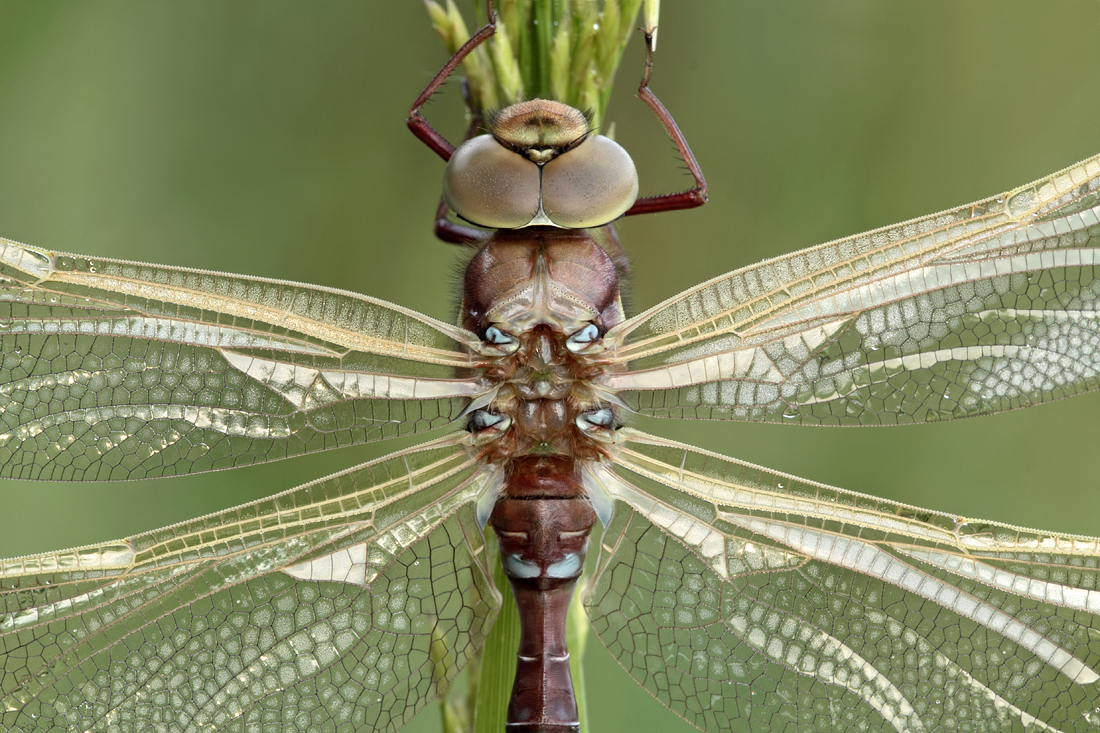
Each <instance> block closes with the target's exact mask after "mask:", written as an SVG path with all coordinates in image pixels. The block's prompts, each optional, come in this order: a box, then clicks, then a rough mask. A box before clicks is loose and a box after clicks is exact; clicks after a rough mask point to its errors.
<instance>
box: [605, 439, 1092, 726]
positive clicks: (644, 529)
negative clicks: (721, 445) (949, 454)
mask: <svg viewBox="0 0 1100 733" xmlns="http://www.w3.org/2000/svg"><path fill="white" fill-rule="evenodd" d="M620 432H621V433H622V435H621V438H622V442H621V444H620V445H619V447H618V454H617V456H616V463H615V464H614V465H613V464H610V463H609V464H603V465H601V466H600V467H598V468H596V469H594V470H592V471H590V472H589V474H588V475H587V477H586V483H587V485H588V487H589V490H590V492H592V493H594V494H595V495H596V496H597V497H599V496H603V497H605V498H609V499H610V500H611V501H613V502H614V507H615V509H614V516H613V519H612V520H611V522H610V523H609V526H608V528H607V530H606V533H605V535H604V539H603V547H602V552H601V558H600V564H599V568H598V570H597V574H596V576H595V578H594V579H593V584H592V586H591V589H590V591H589V592H588V595H587V598H586V601H585V603H586V607H587V610H588V613H589V617H590V618H591V619H592V624H593V628H594V629H595V630H596V632H597V634H598V635H599V636H600V638H601V639H602V640H603V642H604V643H605V644H606V645H607V647H608V649H609V650H610V651H611V653H612V654H613V655H614V656H615V657H616V658H618V660H619V661H620V663H621V664H622V665H623V666H624V667H625V668H626V669H627V671H628V672H630V674H631V675H632V676H634V678H635V679H637V680H638V682H640V683H641V684H642V685H643V686H644V687H645V688H646V689H647V690H649V691H650V692H651V693H652V694H653V695H654V696H656V697H657V698H658V699H659V700H661V701H662V702H663V703H664V704H665V705H667V706H668V707H669V708H670V709H672V710H673V711H675V712H676V713H678V714H679V715H681V716H683V717H684V718H685V719H687V720H688V721H689V722H691V723H693V724H695V725H697V726H698V727H700V728H703V729H705V730H708V731H724V730H731V729H737V730H758V729H759V730H768V731H787V730H790V731H794V730H806V729H812V730H845V729H870V730H897V731H930V730H946V729H949V728H951V729H958V730H1037V731H1038V730H1059V731H1076V730H1082V729H1084V728H1088V727H1090V726H1093V725H1094V724H1095V714H1096V713H1095V711H1096V709H1097V707H1098V705H1100V690H1098V687H1097V682H1098V681H1100V676H1098V674H1097V670H1098V669H1100V584H1098V580H1100V572H1098V567H1097V566H1098V555H1100V540H1096V539H1093V538H1083V537H1067V536H1058V535H1051V534H1045V533H1040V532H1035V531H1031V530H1022V529H1019V528H1015V527H1008V526H1005V525H999V524H994V523H988V522H977V521H973V520H965V519H963V518H959V517H952V516H949V515H945V514H940V513H937V512H931V511H925V510H922V509H916V508H914V507H908V506H905V505H900V504H893V503H890V502H886V501H882V500H880V499H876V498H874V497H871V496H866V495H862V494H856V493H853V492H848V491H843V490H840V489H834V488H829V487H826V486H822V485H819V484H813V483H810V482H807V481H803V480H800V479H797V478H793V477H790V476H785V475H783V474H779V473H775V472H772V471H768V470H766V469H762V468H759V467H756V466H752V465H749V464H745V463H741V462H739V461H735V460H733V459H730V458H725V457H722V456H718V455H715V454H711V453H705V452H703V451H699V450H695V449H692V448H688V447H686V446H683V445H679V444H676V443H672V442H670V441H665V440H662V439H659V438H654V437H651V436H647V435H644V434H641V433H638V432H636V431H632V430H623V431H620Z"/></svg>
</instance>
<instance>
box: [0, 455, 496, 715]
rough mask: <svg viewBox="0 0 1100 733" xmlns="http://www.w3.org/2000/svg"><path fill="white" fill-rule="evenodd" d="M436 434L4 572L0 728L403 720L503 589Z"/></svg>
mask: <svg viewBox="0 0 1100 733" xmlns="http://www.w3.org/2000/svg"><path fill="white" fill-rule="evenodd" d="M462 440H463V439H462V437H456V436H452V437H450V438H445V439H441V440H438V441H435V442H433V443H428V444H425V445H423V446H420V447H418V448H414V449H411V450H406V451H402V452H400V453H395V454H393V455H391V456H388V457H386V458H382V459H379V460H376V461H372V462H371V463H367V464H364V465H362V466H359V467H356V468H354V469H351V470H349V471H345V472H343V473H339V474H335V475H333V476H330V477H328V478H325V479H321V480H319V481H316V482H313V483H309V484H306V485H304V486H302V487H300V488H297V489H294V490H291V491H288V492H285V493H283V494H279V495H276V496H274V497H271V498H268V499H264V500H261V501H257V502H254V503H252V504H246V505H243V506H240V507H237V508H235V509H230V510H227V511H225V512H221V513H219V514H213V515H210V516H207V517H204V518H201V519H197V520H194V521H191V522H187V523H184V524H178V525H174V526H172V527H168V528H165V529H162V530H158V531H155V532H151V533H149V534H145V535H140V536H136V537H131V538H129V539H125V540H121V541H119V542H114V543H108V544H106V545H103V546H101V547H88V548H82V549H78V550H70V551H66V552H54V553H48V554H44V555H38V556H31V557H24V558H18V559H15V560H8V561H0V655H2V656H0V673H2V674H0V728H2V729H4V730H19V731H37V730H42V731H47V730H49V731H53V730H61V729H64V730H119V731H127V730H132V731H137V730H160V731H199V730H219V731H234V730H237V731H243V730H253V729H257V730H258V729H261V728H262V729H263V730H278V731H283V732H287V733H289V732H291V731H302V732H303V733H305V732H306V731H318V730H329V729H331V730H344V729H349V730H377V731H390V730H395V729H397V728H399V727H400V726H401V725H402V724H403V723H404V722H406V721H407V720H408V719H409V718H410V717H412V715H414V714H415V713H416V711H417V710H419V709H420V708H422V707H423V706H424V705H425V704H427V703H428V702H429V701H430V700H432V699H433V698H434V697H435V696H436V694H437V693H438V692H439V690H440V689H441V688H442V687H444V686H446V685H447V684H448V683H449V682H450V681H451V680H453V679H454V677H455V675H456V674H457V673H458V672H459V670H461V669H462V667H463V666H464V665H465V664H466V662H468V661H469V659H470V657H471V655H473V654H474V652H475V651H476V650H477V649H478V648H479V646H480V644H481V642H482V640H483V639H484V637H485V635H486V634H487V633H488V627H489V626H490V625H491V624H492V622H493V619H494V618H495V617H496V613H497V609H498V607H499V605H500V596H499V594H498V593H497V591H496V589H495V588H494V587H493V584H492V581H491V579H490V576H489V575H488V573H487V572H486V567H485V554H484V546H483V535H482V532H481V530H480V528H479V525H478V523H477V520H476V517H475V509H474V503H475V501H476V499H477V498H478V497H479V496H480V495H481V493H482V492H483V491H484V490H485V489H486V488H487V487H489V488H490V489H491V487H492V484H493V482H494V481H499V477H494V475H493V472H492V471H490V470H487V469H484V468H482V464H480V463H479V462H477V461H476V459H474V458H472V457H471V455H470V453H469V451H468V449H467V448H466V447H465V445H464V444H463V442H462Z"/></svg>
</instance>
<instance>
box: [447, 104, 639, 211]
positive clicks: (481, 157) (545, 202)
mask: <svg viewBox="0 0 1100 733" xmlns="http://www.w3.org/2000/svg"><path fill="white" fill-rule="evenodd" d="M443 197H444V198H445V199H446V200H447V205H448V206H450V207H451V209H452V210H453V211H454V212H455V213H456V214H458V215H459V216H461V217H462V218H463V219H465V220H466V221H469V222H472V223H474V224H478V225H480V226H484V227H489V228H490V229H520V228H523V227H529V226H553V227H559V228H562V229H587V228H591V227H597V226H603V225H604V224H608V223H610V222H612V221H614V220H615V219H618V218H619V217H620V216H622V215H623V213H624V212H625V211H626V210H627V209H629V208H630V207H631V205H633V203H634V200H635V199H636V198H637V197H638V173H637V171H636V170H635V169H634V162H633V161H632V160H631V159H630V155H628V154H627V152H626V151H625V150H623V148H622V147H620V146H619V145H618V143H616V142H615V141H613V140H611V139H610V138H606V137H603V136H602V135H597V134H595V133H594V132H592V131H591V127H590V125H589V123H588V120H587V119H586V118H585V116H584V114H582V113H581V112H580V111H579V110H576V109H574V108H572V107H570V106H569V105H566V104H562V103H561V102H552V101H548V100H545V99H534V100H531V101H529V102H521V103H519V104H514V105H512V106H511V107H506V108H504V109H503V110H501V111H500V112H498V113H497V114H496V115H494V116H493V119H492V124H491V126H490V134H488V135H478V136H477V137H473V138H470V139H469V140H467V141H466V142H465V143H463V144H462V145H461V146H459V148H458V149H457V150H456V151H455V152H454V155H452V156H451V159H450V161H448V163H447V169H446V171H445V172H444V174H443Z"/></svg>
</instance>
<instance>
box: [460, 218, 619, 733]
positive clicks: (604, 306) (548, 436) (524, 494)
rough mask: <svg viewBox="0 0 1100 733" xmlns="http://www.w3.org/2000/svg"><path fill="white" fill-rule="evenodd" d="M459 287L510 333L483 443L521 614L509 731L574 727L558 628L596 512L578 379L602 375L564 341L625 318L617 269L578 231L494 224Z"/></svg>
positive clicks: (474, 322) (493, 374)
mask: <svg viewBox="0 0 1100 733" xmlns="http://www.w3.org/2000/svg"><path fill="white" fill-rule="evenodd" d="M465 284H466V289H465V295H464V298H463V305H462V319H463V325H465V326H466V327H467V328H470V329H471V330H473V331H475V332H478V333H485V331H486V329H488V328H489V327H490V325H495V326H496V327H497V328H500V329H508V330H507V334H508V335H510V336H513V337H515V348H514V351H512V353H509V354H505V355H502V356H501V357H500V358H498V359H495V360H493V362H492V363H490V364H489V365H488V366H487V367H486V368H485V374H486V376H487V377H488V378H489V379H490V380H491V381H493V382H495V383H496V384H497V385H498V391H497V398H496V399H495V400H494V401H493V403H492V406H491V408H490V410H491V412H492V413H493V415H494V416H496V415H503V416H507V418H509V419H510V422H509V423H508V424H510V429H508V430H506V432H505V433H504V435H503V436H502V437H501V438H500V439H498V440H495V441H493V442H491V443H489V444H487V446H486V448H485V451H486V455H485V457H486V459H487V460H490V461H492V462H495V463H498V464H502V465H504V467H505V470H506V476H507V478H506V480H505V484H504V487H503V491H502V495H501V497H500V499H499V500H498V501H497V503H496V505H495V507H494V508H493V511H492V515H491V516H490V519H489V524H490V525H491V526H492V527H493V529H494V530H495V531H496V533H497V537H498V539H499V546H500V556H501V562H502V563H503V565H504V569H505V572H506V573H507V575H508V578H509V580H510V582H511V585H512V591H513V595H514V596H515V599H516V604H517V606H518V608H519V615H520V629H521V635H520V643H519V651H518V664H517V667H516V678H515V683H514V685H513V689H512V699H511V703H510V704H509V706H508V724H509V730H512V731H522V732H523V733H536V732H537V733H565V732H566V731H578V730H579V722H578V717H577V703H576V699H575V697H574V694H573V685H572V681H571V678H570V674H569V651H568V648H567V647H566V642H565V624H566V616H567V613H568V610H569V604H570V601H571V599H572V597H573V591H574V589H575V587H576V584H577V579H578V578H579V577H580V575H581V571H582V570H583V568H584V558H585V552H586V551H587V549H588V536H589V533H590V532H591V529H592V526H593V525H594V524H595V520H596V515H595V512H594V511H593V509H592V506H591V504H590V502H589V501H588V499H587V497H586V496H585V493H584V489H583V488H582V485H581V481H580V477H579V476H580V467H579V462H580V461H585V460H593V459H596V458H598V457H600V456H601V455H602V452H601V450H600V446H599V444H598V443H597V442H596V441H594V440H593V439H592V437H591V436H590V435H589V434H588V433H586V432H585V431H584V430H581V429H580V428H578V426H577V419H578V417H579V416H581V415H582V414H584V413H586V412H591V411H593V410H599V409H606V406H605V405H602V404H600V403H599V402H598V400H597V399H596V395H594V394H593V393H592V392H591V388H590V387H588V386H587V383H588V382H589V381H590V380H591V379H592V378H593V377H594V376H596V375H597V374H599V373H601V372H602V371H603V368H602V366H601V365H600V364H599V360H598V358H596V357H593V356H585V355H583V354H577V353H573V351H571V350H570V348H569V347H568V344H567V341H568V339H569V337H570V336H571V335H572V334H573V333H574V332H576V331H577V330H578V329H583V328H585V327H586V326H588V325H589V324H593V325H596V326H597V328H598V329H599V330H600V333H601V334H602V332H603V331H604V330H606V329H607V328H610V327H612V326H614V325H615V324H617V323H619V322H620V321H621V320H622V306H621V304H620V301H619V287H618V275H617V270H616V266H615V263H614V262H613V260H612V258H611V256H609V254H608V253H607V252H605V250H604V249H603V248H602V247H601V246H600V245H599V244H598V243H597V241H596V240H595V239H594V238H593V236H592V235H591V234H590V233H589V232H587V231H584V230H556V229H551V228H549V227H532V228H530V229H526V230H520V231H501V232H497V233H496V234H495V235H494V236H493V237H492V238H491V239H490V240H489V241H488V242H487V243H486V244H485V246H484V247H482V249H481V250H480V251H479V252H478V253H477V254H476V255H475V256H474V258H473V260H471V262H470V264H469V267H468V268H467V271H466V280H465Z"/></svg>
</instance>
